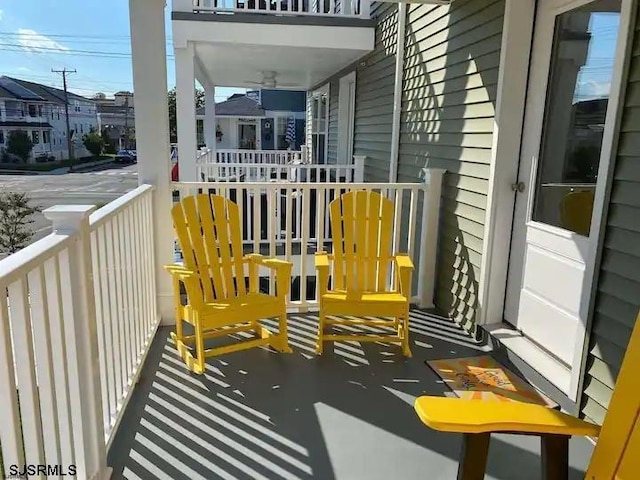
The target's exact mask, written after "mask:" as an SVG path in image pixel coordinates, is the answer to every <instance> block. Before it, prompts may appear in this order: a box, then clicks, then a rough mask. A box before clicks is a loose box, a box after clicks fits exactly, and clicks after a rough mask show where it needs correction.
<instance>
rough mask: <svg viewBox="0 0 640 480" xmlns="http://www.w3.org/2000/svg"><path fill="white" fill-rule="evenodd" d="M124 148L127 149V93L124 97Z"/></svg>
mask: <svg viewBox="0 0 640 480" xmlns="http://www.w3.org/2000/svg"><path fill="white" fill-rule="evenodd" d="M124 148H125V150H128V149H129V95H127V96H126V98H125V99H124Z"/></svg>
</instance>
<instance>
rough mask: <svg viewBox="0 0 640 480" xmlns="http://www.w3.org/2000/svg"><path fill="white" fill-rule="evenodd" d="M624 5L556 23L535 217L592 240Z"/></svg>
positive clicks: (605, 5)
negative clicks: (591, 231)
mask: <svg viewBox="0 0 640 480" xmlns="http://www.w3.org/2000/svg"><path fill="white" fill-rule="evenodd" d="M619 25H620V2H611V1H608V0H598V1H595V2H593V3H590V4H588V5H586V6H585V7H582V8H579V9H575V10H571V11H568V12H565V13H562V14H560V15H558V17H557V18H556V26H555V38H554V42H553V53H552V60H551V62H552V63H551V71H550V78H549V84H548V88H547V92H548V93H547V100H546V109H545V115H544V124H543V133H542V144H541V148H540V156H539V161H538V174H537V180H536V191H535V198H534V205H533V215H532V218H533V220H534V221H536V222H541V223H546V224H549V225H553V226H556V227H560V228H564V229H567V230H571V231H573V232H576V233H578V234H580V235H585V236H588V235H589V230H590V226H591V213H592V210H593V199H594V193H595V187H596V182H597V179H598V166H599V163H600V155H601V152H602V134H603V131H604V124H605V117H606V113H607V106H608V103H609V92H610V91H611V78H612V75H613V68H614V59H615V53H616V43H617V37H618V27H619Z"/></svg>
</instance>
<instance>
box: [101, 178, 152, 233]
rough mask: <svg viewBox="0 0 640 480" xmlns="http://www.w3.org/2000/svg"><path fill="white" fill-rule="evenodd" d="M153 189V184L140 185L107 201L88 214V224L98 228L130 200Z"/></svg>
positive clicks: (122, 208)
mask: <svg viewBox="0 0 640 480" xmlns="http://www.w3.org/2000/svg"><path fill="white" fill-rule="evenodd" d="M154 189H155V187H154V186H153V185H147V184H145V185H140V186H139V187H138V188H136V189H135V190H131V191H130V192H128V193H125V194H124V195H122V196H121V197H118V198H117V199H115V200H114V201H112V202H109V203H108V204H106V205H105V206H104V207H102V208H100V209H99V210H96V211H95V212H93V213H92V214H91V215H90V216H89V225H90V227H91V229H95V228H98V227H99V226H100V225H102V224H103V223H104V222H106V221H107V220H108V219H109V218H110V217H112V216H114V215H116V214H118V213H119V212H120V211H122V210H124V209H125V208H126V207H127V205H128V204H129V203H130V202H131V201H133V200H135V199H136V198H139V197H142V196H143V195H145V194H147V193H149V192H152V191H153V190H154Z"/></svg>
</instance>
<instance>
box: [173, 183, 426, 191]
mask: <svg viewBox="0 0 640 480" xmlns="http://www.w3.org/2000/svg"><path fill="white" fill-rule="evenodd" d="M172 185H173V186H174V187H175V188H177V189H188V188H202V189H205V188H206V189H209V188H245V189H252V188H255V189H265V188H269V187H272V188H274V189H281V188H298V189H307V190H309V189H314V188H315V189H323V190H328V189H336V188H345V189H347V188H348V189H351V190H353V189H359V188H361V189H364V190H366V189H391V190H401V189H426V188H427V187H428V186H429V185H428V184H427V183H423V182H415V183H370V182H360V183H327V182H287V181H274V182H238V183H229V182H172Z"/></svg>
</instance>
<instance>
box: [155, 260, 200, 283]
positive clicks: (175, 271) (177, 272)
mask: <svg viewBox="0 0 640 480" xmlns="http://www.w3.org/2000/svg"><path fill="white" fill-rule="evenodd" d="M163 268H164V269H165V270H166V271H167V272H169V273H170V274H171V275H172V276H174V277H178V278H180V279H181V280H182V279H183V278H189V277H195V278H198V273H197V272H194V271H193V270H189V269H188V268H187V267H185V266H183V265H180V264H177V263H173V264H170V265H164V266H163Z"/></svg>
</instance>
